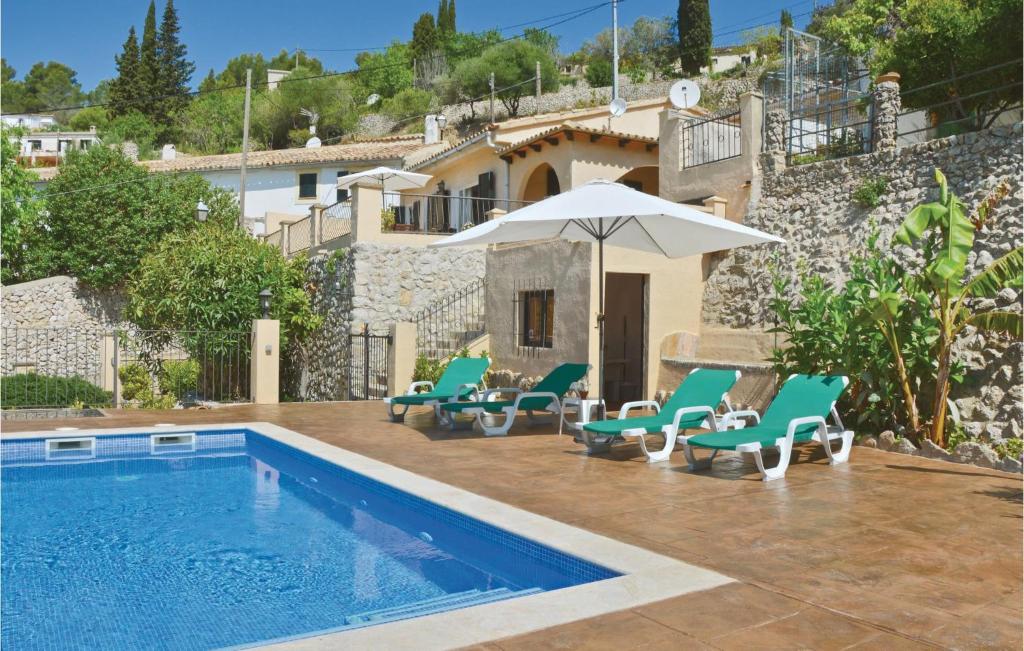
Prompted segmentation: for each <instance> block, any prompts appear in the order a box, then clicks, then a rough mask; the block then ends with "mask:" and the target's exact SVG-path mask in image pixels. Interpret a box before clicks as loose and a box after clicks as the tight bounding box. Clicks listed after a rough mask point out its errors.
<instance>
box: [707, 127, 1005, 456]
mask: <svg viewBox="0 0 1024 651" xmlns="http://www.w3.org/2000/svg"><path fill="white" fill-rule="evenodd" d="M1022 145H1024V139H1022V125H1021V124H1019V123H1018V124H1014V125H1012V126H1000V127H994V128H991V129H988V130H985V131H980V132H976V133H969V134H964V135H958V136H951V137H948V138H942V139H939V140H932V141H929V142H925V143H919V144H914V145H910V146H907V147H904V148H902V149H891V150H885V151H878V152H875V153H872V154H867V155H863V156H855V157H850V158H843V159H838V160H830V161H823V162H819V163H813V164H809V165H802V166H797V167H790V168H782V169H773V170H768V169H765V170H764V172H763V174H762V176H761V177H760V183H759V184H758V183H755V184H754V192H753V196H752V197H751V203H750V208H749V210H748V212H747V215H746V217H745V218H744V223H745V224H746V225H748V226H753V227H754V228H759V229H763V230H766V231H768V232H770V233H774V234H776V235H780V236H782V237H784V238H786V244H785V245H782V246H771V247H748V248H742V249H737V250H735V251H732V252H730V253H729V254H728V255H726V256H725V257H724V258H722V259H720V260H719V261H717V262H716V263H715V264H714V265H713V268H712V270H711V272H710V275H709V277H708V280H707V283H706V285H705V291H704V323H705V325H706V326H708V327H728V328H737V329H762V328H766V327H770V326H771V314H770V311H769V309H768V298H769V297H770V296H771V292H772V289H771V279H770V274H769V272H768V262H769V259H770V256H771V254H772V253H773V252H777V253H779V254H781V256H782V259H783V260H789V261H797V260H804V261H806V265H807V268H808V269H809V270H811V271H814V272H817V273H820V274H823V275H825V276H826V277H827V278H829V279H830V280H832V282H834V283H837V284H838V283H841V282H843V281H844V280H845V279H846V278H847V277H848V271H849V255H850V252H851V251H855V250H857V249H859V248H860V247H862V246H863V245H864V242H865V239H866V237H867V234H868V231H869V229H868V228H867V225H868V220H869V219H874V220H876V221H877V223H878V225H879V227H880V229H881V233H882V239H881V241H882V242H889V241H890V239H891V236H892V234H893V233H894V232H895V230H896V228H897V227H898V226H899V224H900V223H901V222H902V220H903V218H904V216H905V215H906V214H907V212H908V211H909V210H910V209H911V208H912V207H914V206H915V205H917V204H918V203H920V202H922V201H925V200H934V198H935V197H936V196H937V190H936V185H935V181H934V176H933V175H934V170H935V168H936V167H938V168H940V169H941V170H942V171H943V173H944V174H945V175H946V177H947V178H948V179H949V182H950V185H951V188H952V190H953V191H954V192H956V193H957V194H958V195H959V196H960V197H961V199H963V200H964V201H965V202H966V203H967V204H968V206H971V207H973V206H974V205H975V204H976V203H977V202H978V201H980V200H981V199H982V198H983V197H984V196H985V195H986V194H987V192H988V191H989V190H991V189H992V188H993V187H994V186H995V185H996V184H997V183H998V182H1000V181H1002V180H1004V179H1005V180H1007V181H1009V183H1010V184H1011V188H1012V189H1011V193H1010V196H1009V197H1007V199H1006V200H1005V201H1003V203H1002V204H1000V206H999V207H998V209H997V210H996V211H995V213H994V215H993V217H992V218H991V219H990V220H989V223H988V224H987V225H986V226H985V227H983V228H982V230H981V232H979V233H978V239H977V244H976V246H975V251H974V253H972V254H971V257H970V260H969V269H970V271H971V272H972V273H976V272H978V271H980V270H981V269H983V268H984V267H985V266H986V265H987V264H988V263H989V262H991V261H992V260H993V259H994V258H997V257H999V256H1000V255H1002V254H1004V253H1006V252H1008V251H1009V250H1011V249H1012V248H1013V247H1014V246H1017V245H1019V244H1020V243H1021V240H1022V227H1021V218H1020V215H1021V210H1022V206H1024V187H1022V183H1021V176H1022V172H1024V165H1022V155H1021V148H1022ZM879 176H885V177H887V178H888V179H889V183H888V187H887V189H886V191H885V193H884V195H883V196H882V197H881V203H880V205H879V206H878V207H877V208H874V209H871V210H868V209H865V208H861V207H859V206H857V205H856V204H854V203H853V201H852V199H851V195H852V193H853V192H854V191H855V190H856V189H857V188H858V187H859V186H860V185H861V184H862V183H863V182H864V181H866V180H870V179H873V178H876V177H879ZM897 251H898V254H900V255H903V256H905V257H907V261H908V262H912V258H911V255H912V254H911V252H910V249H907V248H906V247H900V248H899V249H898V250H897ZM797 267H798V265H797V264H792V265H788V269H789V272H790V273H791V274H792V276H793V277H794V280H795V276H796V273H797ZM995 300H996V303H997V304H998V305H1001V306H1018V309H1019V305H1020V296H1019V295H1018V293H1017V292H1015V291H1013V290H1004V292H1003V293H1001V294H1000V295H999V297H998V298H997V299H995ZM1021 352H1022V346H1021V343H1020V342H1016V341H1010V340H1007V339H1004V338H999V337H992V338H987V337H983V336H981V335H977V334H971V335H970V336H966V337H964V338H963V339H962V340H961V342H960V347H959V354H960V357H961V358H962V359H963V360H964V362H965V363H966V364H967V366H968V369H969V373H968V377H967V378H966V380H965V382H964V384H963V385H961V386H960V387H958V388H956V390H955V395H957V396H958V398H957V400H956V403H957V406H958V407H959V409H960V412H961V415H962V417H963V420H964V424H965V426H966V427H967V430H968V431H969V432H971V433H973V434H976V435H981V436H983V437H986V438H991V439H998V438H1002V437H1006V436H1018V437H1019V436H1021V432H1022V415H1024V409H1022V406H1021V405H1022V401H1024V390H1022V379H1024V369H1022V364H1021Z"/></svg>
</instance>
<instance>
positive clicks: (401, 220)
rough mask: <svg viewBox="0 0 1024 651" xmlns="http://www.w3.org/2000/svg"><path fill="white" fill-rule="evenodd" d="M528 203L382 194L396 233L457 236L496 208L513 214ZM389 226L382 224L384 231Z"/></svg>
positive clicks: (427, 195)
mask: <svg viewBox="0 0 1024 651" xmlns="http://www.w3.org/2000/svg"><path fill="white" fill-rule="evenodd" d="M529 204H530V202H528V201H512V200H509V199H490V198H484V197H468V196H452V195H443V194H400V193H397V192H385V193H384V207H385V211H387V213H389V214H390V217H388V218H387V219H388V220H389V221H392V222H393V226H391V228H392V229H393V230H394V231H395V232H411V233H431V234H435V235H441V234H450V233H456V232H458V231H460V230H462V229H465V228H469V227H471V226H475V225H477V224H482V223H483V222H485V221H487V219H488V216H487V213H488V212H489V211H491V210H493V209H495V208H499V209H501V210H504V211H505V212H512V211H513V210H517V209H519V208H522V207H523V206H527V205H529ZM388 227H389V226H388V224H385V229H387V228H388Z"/></svg>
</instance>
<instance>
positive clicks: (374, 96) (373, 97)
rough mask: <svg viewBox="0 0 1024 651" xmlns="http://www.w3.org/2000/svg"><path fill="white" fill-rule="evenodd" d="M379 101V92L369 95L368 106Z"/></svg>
mask: <svg viewBox="0 0 1024 651" xmlns="http://www.w3.org/2000/svg"><path fill="white" fill-rule="evenodd" d="M379 101H380V95H378V94H377V93H373V94H371V95H370V96H369V97H367V98H366V105H367V106H373V105H374V104H376V103H377V102H379Z"/></svg>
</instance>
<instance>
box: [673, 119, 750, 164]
mask: <svg viewBox="0 0 1024 651" xmlns="http://www.w3.org/2000/svg"><path fill="white" fill-rule="evenodd" d="M682 129H683V134H682V135H683V139H682V140H683V167H696V166H698V165H706V164H708V163H715V162H718V161H722V160H728V159H730V158H736V157H737V156H740V155H742V154H743V134H742V127H741V125H740V110H739V108H733V109H729V110H728V111H724V112H720V113H716V114H714V115H710V116H707V117H703V118H700V119H697V120H691V121H689V122H687V123H686V124H684V125H683V127H682Z"/></svg>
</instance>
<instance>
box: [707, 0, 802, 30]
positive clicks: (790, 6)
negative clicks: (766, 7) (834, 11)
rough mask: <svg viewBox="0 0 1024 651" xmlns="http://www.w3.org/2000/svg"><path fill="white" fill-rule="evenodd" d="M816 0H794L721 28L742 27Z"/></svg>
mask: <svg viewBox="0 0 1024 651" xmlns="http://www.w3.org/2000/svg"><path fill="white" fill-rule="evenodd" d="M814 1H815V0H801V2H794V3H793V4H791V5H785V6H782V7H779V8H778V9H777V10H775V11H767V12H765V13H763V14H758V15H756V16H748V17H746V18H744V19H743V20H741V21H740V22H738V23H730V24H728V25H722V26H720V27H719V29H730V28H733V27H742V26H744V25H746V24H748V23H750V22H751V21H756V20H761V19H762V18H767V17H768V16H774V15H777V14H778V15H780V16H781V13H782V11H783V10H784V9H793V8H795V7H799V6H800V5H806V4H810V3H812V2H814ZM764 24H766V23H760V25H764Z"/></svg>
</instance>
